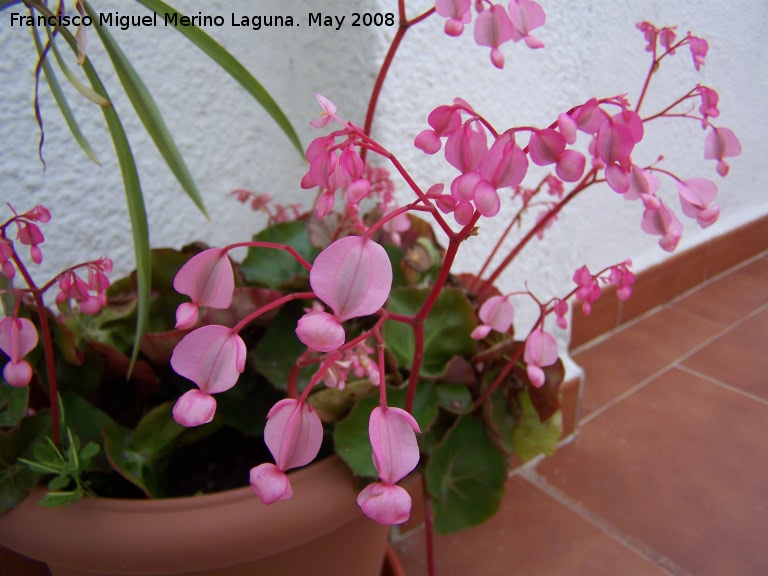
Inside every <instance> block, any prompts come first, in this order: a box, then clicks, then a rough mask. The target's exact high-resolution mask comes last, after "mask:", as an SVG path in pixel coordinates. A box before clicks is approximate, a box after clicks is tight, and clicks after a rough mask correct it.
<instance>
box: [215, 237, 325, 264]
mask: <svg viewBox="0 0 768 576" xmlns="http://www.w3.org/2000/svg"><path fill="white" fill-rule="evenodd" d="M235 248H272V249H274V250H283V251H284V252H288V254H290V255H291V256H293V258H294V259H295V260H296V261H297V262H298V263H299V264H301V265H302V266H304V268H306V269H307V270H312V265H311V264H310V263H309V262H307V261H306V260H304V257H303V256H302V255H301V254H299V253H298V252H296V250H294V249H293V248H292V247H291V246H288V245H287V244H278V243H276V242H238V243H237V244H230V245H229V246H227V247H226V248H224V251H225V252H229V251H230V250H234V249H235Z"/></svg>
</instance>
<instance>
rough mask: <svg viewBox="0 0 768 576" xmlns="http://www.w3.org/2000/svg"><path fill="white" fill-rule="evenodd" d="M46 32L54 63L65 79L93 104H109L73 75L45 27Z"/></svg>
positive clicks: (49, 30) (49, 31) (48, 29)
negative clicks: (54, 59)
mask: <svg viewBox="0 0 768 576" xmlns="http://www.w3.org/2000/svg"><path fill="white" fill-rule="evenodd" d="M59 28H60V27H59ZM46 32H47V33H48V43H49V44H50V46H51V51H52V52H53V55H54V57H55V58H56V63H57V64H58V65H59V68H60V69H61V71H62V73H63V74H64V76H65V77H66V78H67V80H69V83H70V84H72V86H73V87H74V88H75V90H77V91H78V92H80V94H82V95H83V96H84V97H85V98H86V99H88V100H90V101H91V102H93V103H94V104H98V105H99V106H109V105H110V102H109V100H108V99H107V98H104V96H102V95H101V94H99V93H98V92H96V91H95V90H94V89H93V88H89V87H88V86H86V85H85V84H83V83H82V82H81V81H80V79H79V78H78V77H77V76H75V73H74V72H72V70H70V69H69V67H68V66H67V63H66V62H65V61H64V58H63V57H62V56H61V52H59V47H58V46H57V45H56V40H55V38H54V37H53V34H52V33H51V29H50V28H48V27H46Z"/></svg>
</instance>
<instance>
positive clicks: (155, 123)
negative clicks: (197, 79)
mask: <svg viewBox="0 0 768 576" xmlns="http://www.w3.org/2000/svg"><path fill="white" fill-rule="evenodd" d="M83 6H84V7H85V11H86V13H87V14H88V15H89V16H90V17H91V18H93V22H94V25H93V26H94V28H95V29H96V33H97V34H98V35H99V38H100V39H101V43H102V44H103V45H104V48H105V49H106V51H107V54H109V58H110V60H111V61H112V65H113V66H114V68H115V72H117V76H118V78H120V83H121V84H122V85H123V89H124V90H125V93H126V95H127V96H128V98H129V99H130V101H131V104H133V107H134V109H135V110H136V113H137V114H138V116H139V118H140V119H141V122H142V123H143V124H144V128H145V129H146V130H147V133H148V134H149V135H150V136H151V137H152V140H154V142H155V145H157V149H158V150H159V151H160V154H162V156H163V159H164V160H165V163H166V164H167V165H168V168H170V169H171V172H173V175H174V176H176V179H177V180H178V181H179V184H181V187H182V188H184V191H185V192H186V193H187V195H188V196H189V197H190V198H191V199H192V201H193V202H194V203H195V205H196V206H197V207H198V208H199V209H200V211H201V212H202V213H203V214H206V216H207V213H206V211H205V206H204V205H203V199H202V198H201V196H200V191H199V190H198V189H197V185H196V184H195V181H194V179H193V178H192V175H191V174H190V172H189V169H188V168H187V165H186V163H185V162H184V159H183V158H182V156H181V153H180V152H179V150H178V148H177V147H176V142H174V140H173V137H172V136H171V134H170V132H169V131H168V128H167V127H166V125H165V121H164V120H163V116H162V115H161V114H160V111H159V110H158V109H157V105H156V104H155V101H154V99H153V98H152V95H151V94H150V93H149V90H147V87H146V85H145V84H144V81H143V80H142V79H141V77H140V76H139V75H138V74H137V72H136V70H135V69H134V68H133V65H132V64H131V62H130V60H128V58H126V56H125V54H124V53H123V51H122V50H121V49H120V45H119V44H118V43H117V42H115V39H114V38H113V37H112V34H111V33H110V32H109V29H108V28H107V27H106V26H101V25H99V24H98V21H99V16H98V14H97V13H96V11H95V10H94V9H93V8H92V7H91V5H90V4H89V3H88V2H87V0H83Z"/></svg>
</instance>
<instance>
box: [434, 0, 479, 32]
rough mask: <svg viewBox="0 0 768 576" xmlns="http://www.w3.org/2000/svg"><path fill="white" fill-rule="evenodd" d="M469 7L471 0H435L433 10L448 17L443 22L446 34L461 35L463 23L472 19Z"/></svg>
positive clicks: (470, 6)
mask: <svg viewBox="0 0 768 576" xmlns="http://www.w3.org/2000/svg"><path fill="white" fill-rule="evenodd" d="M471 8H472V2H471V0H436V1H435V11H436V12H437V13H438V14H439V15H440V16H442V17H443V18H448V21H447V22H446V23H445V33H446V34H448V36H461V33H462V32H464V24H466V23H467V22H469V21H470V20H472V11H471Z"/></svg>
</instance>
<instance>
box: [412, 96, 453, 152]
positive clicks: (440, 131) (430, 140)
mask: <svg viewBox="0 0 768 576" xmlns="http://www.w3.org/2000/svg"><path fill="white" fill-rule="evenodd" d="M427 122H429V125H430V126H431V127H432V130H424V132H422V133H421V134H419V135H418V136H416V141H415V142H414V144H415V145H416V148H418V149H419V150H423V151H424V152H425V153H427V154H436V153H437V152H439V151H440V148H441V147H442V143H441V141H440V138H442V137H443V136H447V135H448V134H450V133H452V132H453V131H454V130H457V129H458V128H459V126H461V113H460V112H459V111H458V110H456V108H455V107H453V106H438V107H437V108H435V109H434V110H433V111H432V112H431V113H430V114H429V117H428V118H427Z"/></svg>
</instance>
